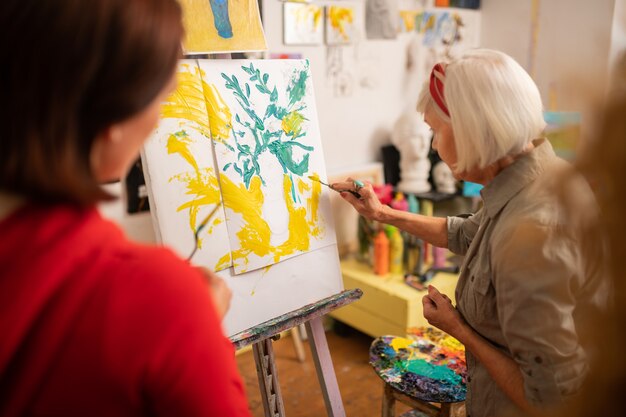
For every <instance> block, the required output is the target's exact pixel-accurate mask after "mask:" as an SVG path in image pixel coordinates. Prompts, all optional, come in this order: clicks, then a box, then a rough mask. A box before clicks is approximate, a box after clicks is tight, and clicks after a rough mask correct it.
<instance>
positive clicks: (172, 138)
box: [167, 131, 200, 175]
mask: <svg viewBox="0 0 626 417" xmlns="http://www.w3.org/2000/svg"><path fill="white" fill-rule="evenodd" d="M190 144H191V139H189V136H188V135H187V133H186V132H184V131H181V132H178V133H173V134H170V135H169V136H168V138H167V153H168V154H170V155H171V154H176V153H177V154H179V155H180V156H181V157H183V159H184V160H185V161H187V162H189V164H190V165H191V166H192V167H193V169H194V171H195V172H196V174H198V175H200V169H199V168H198V163H197V162H196V158H194V157H193V155H192V154H191V151H190V150H189V145H190Z"/></svg>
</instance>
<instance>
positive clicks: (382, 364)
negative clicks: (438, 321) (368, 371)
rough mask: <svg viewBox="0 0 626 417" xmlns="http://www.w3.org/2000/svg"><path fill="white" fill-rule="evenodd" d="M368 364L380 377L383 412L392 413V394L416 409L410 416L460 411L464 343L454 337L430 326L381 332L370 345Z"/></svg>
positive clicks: (463, 387) (463, 389)
mask: <svg viewBox="0 0 626 417" xmlns="http://www.w3.org/2000/svg"><path fill="white" fill-rule="evenodd" d="M370 365H372V367H373V368H374V370H375V371H376V373H377V374H378V376H379V377H380V378H381V379H382V380H383V386H384V394H383V409H382V416H383V417H394V416H395V411H394V406H395V402H396V400H397V401H401V402H402V403H404V404H407V405H408V406H410V407H412V408H414V409H415V411H411V412H410V413H412V414H409V415H411V416H419V415H420V414H419V413H418V412H420V413H423V414H425V415H426V416H434V417H436V416H442V417H443V416H446V417H447V416H463V415H465V404H464V401H465V395H466V392H467V388H466V374H467V367H466V364H465V348H464V347H463V345H462V344H461V343H460V342H459V341H458V340H456V339H454V338H453V337H451V336H449V335H447V334H445V333H443V332H441V331H439V330H437V329H434V328H432V327H420V328H415V329H410V330H409V334H408V336H407V337H398V336H381V337H379V338H377V339H375V340H374V341H373V342H372V345H371V346H370ZM407 414H408V413H407ZM405 416H407V415H406V414H405ZM407 417H408V416H407Z"/></svg>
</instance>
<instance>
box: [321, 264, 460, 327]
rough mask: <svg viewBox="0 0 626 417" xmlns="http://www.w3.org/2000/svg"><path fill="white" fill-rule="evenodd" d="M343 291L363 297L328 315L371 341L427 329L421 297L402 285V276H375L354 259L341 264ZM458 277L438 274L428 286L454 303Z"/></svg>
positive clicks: (370, 270)
mask: <svg viewBox="0 0 626 417" xmlns="http://www.w3.org/2000/svg"><path fill="white" fill-rule="evenodd" d="M341 271H342V274H343V283H344V286H345V288H348V289H349V288H360V289H361V290H363V297H361V299H360V300H359V301H357V302H355V303H352V304H350V305H347V306H345V307H343V308H340V309H337V310H334V311H333V312H331V313H330V316H332V317H333V318H335V319H337V320H339V321H341V322H343V323H345V324H347V325H349V326H351V327H354V328H355V329H358V330H360V331H362V332H363V333H366V334H368V335H370V336H372V337H378V336H382V335H405V334H407V329H408V328H410V327H419V326H428V322H427V321H426V319H424V316H423V314H422V297H423V296H424V295H425V294H426V291H418V290H415V289H414V288H411V287H409V286H408V285H407V284H405V283H404V279H403V277H402V276H401V275H393V274H388V275H384V276H378V275H375V274H374V273H373V271H372V269H371V268H370V267H369V266H368V265H366V264H363V263H360V262H357V261H356V260H353V259H348V260H343V261H341ZM457 280H458V275H457V274H449V273H444V272H439V273H437V274H436V275H435V277H434V278H433V279H432V280H431V281H430V282H428V284H432V285H434V286H435V287H437V289H438V290H439V291H441V292H442V293H444V294H446V295H447V296H448V297H450V299H452V300H454V289H455V287H456V282H457Z"/></svg>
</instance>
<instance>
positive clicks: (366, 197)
mask: <svg viewBox="0 0 626 417" xmlns="http://www.w3.org/2000/svg"><path fill="white" fill-rule="evenodd" d="M330 187H331V188H332V189H333V190H335V191H338V192H339V193H340V194H341V197H343V199H344V200H346V201H347V202H348V203H350V204H352V206H354V208H355V209H356V211H358V212H359V214H360V215H361V216H363V217H365V218H366V219H369V220H376V221H384V210H385V207H386V206H384V205H383V204H381V202H380V200H379V199H378V196H377V195H376V193H375V192H374V189H373V188H372V184H370V183H367V182H366V183H363V182H361V181H359V180H354V179H352V178H348V179H346V180H345V181H343V182H336V183H333V184H331V185H330ZM353 192H354V193H356V194H358V196H359V198H357V197H355V196H354V193H353Z"/></svg>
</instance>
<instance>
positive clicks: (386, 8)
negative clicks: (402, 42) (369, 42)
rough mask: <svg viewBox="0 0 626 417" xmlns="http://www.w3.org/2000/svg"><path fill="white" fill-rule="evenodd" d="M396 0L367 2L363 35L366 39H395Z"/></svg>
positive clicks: (396, 29)
mask: <svg viewBox="0 0 626 417" xmlns="http://www.w3.org/2000/svg"><path fill="white" fill-rule="evenodd" d="M397 14H398V0H367V1H366V3H365V33H366V34H367V38H368V39H395V38H396V37H397V35H398V24H397V19H396V16H397Z"/></svg>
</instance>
